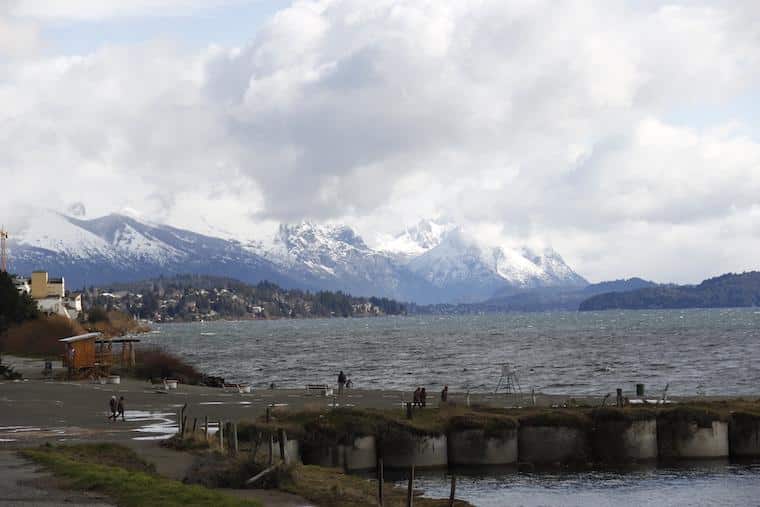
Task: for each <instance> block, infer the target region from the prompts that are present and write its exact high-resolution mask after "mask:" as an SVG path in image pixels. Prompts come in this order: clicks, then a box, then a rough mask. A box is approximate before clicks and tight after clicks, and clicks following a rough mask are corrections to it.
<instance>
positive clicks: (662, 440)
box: [657, 412, 729, 460]
mask: <svg viewBox="0 0 760 507" xmlns="http://www.w3.org/2000/svg"><path fill="white" fill-rule="evenodd" d="M657 444H658V450H659V455H660V458H661V459H666V460H667V459H679V458H681V459H684V458H685V459H701V458H727V457H728V455H729V452H728V423H727V422H725V421H722V420H720V418H719V417H717V416H712V415H710V414H706V413H688V412H680V413H679V412H674V413H671V414H668V413H665V414H661V415H660V417H658V419H657Z"/></svg>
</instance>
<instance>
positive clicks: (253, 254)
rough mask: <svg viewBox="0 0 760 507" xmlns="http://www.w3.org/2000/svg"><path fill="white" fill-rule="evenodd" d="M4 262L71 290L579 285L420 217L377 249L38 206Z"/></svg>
mask: <svg viewBox="0 0 760 507" xmlns="http://www.w3.org/2000/svg"><path fill="white" fill-rule="evenodd" d="M10 246H11V259H12V269H13V271H15V272H18V273H27V274H28V273H29V272H31V271H33V270H35V269H45V270H47V271H49V272H51V273H53V274H54V275H56V276H57V275H62V276H64V277H65V278H66V280H67V285H68V286H69V287H74V288H79V287H82V286H83V285H85V284H86V285H98V284H107V283H110V282H117V281H129V280H137V279H145V278H150V277H155V276H159V275H162V274H163V275H171V274H176V273H199V274H209V275H219V276H230V277H234V278H238V279H240V280H242V281H245V282H250V283H255V282H258V281H261V280H270V281H273V282H276V283H278V284H281V285H283V286H286V287H301V288H304V289H310V290H315V289H329V290H343V291H346V292H350V293H352V294H355V295H367V296H369V295H374V296H386V297H393V298H396V299H400V300H405V301H415V302H418V303H441V302H469V301H480V300H484V299H487V298H489V297H491V296H492V295H493V294H495V293H497V292H499V293H504V291H505V290H507V291H509V290H510V289H515V290H519V289H525V288H533V287H554V286H557V287H575V286H579V285H585V284H586V282H585V280H583V278H581V277H580V276H579V275H577V274H576V273H575V272H574V271H573V270H572V269H571V268H570V267H569V266H567V264H566V263H565V262H564V261H563V260H562V258H561V257H560V256H559V255H558V254H557V253H556V252H554V251H553V250H550V249H547V250H544V251H541V252H534V251H532V250H530V249H527V248H507V247H504V246H492V245H486V244H484V243H483V242H481V241H479V240H478V239H477V238H474V237H472V236H471V235H468V234H467V233H466V231H464V230H463V229H462V228H460V227H457V226H456V225H455V224H452V223H449V222H441V221H433V220H423V221H421V222H420V223H419V224H417V225H416V226H415V227H411V228H408V229H406V230H405V231H403V232H402V233H401V234H399V235H398V236H395V237H394V238H392V239H391V240H390V241H389V242H387V243H385V244H383V245H381V246H380V247H379V248H371V247H370V246H368V245H367V243H365V241H364V240H363V239H362V237H361V236H360V235H359V234H357V233H356V232H355V231H354V230H353V229H351V228H350V227H348V226H345V225H327V224H315V223H313V222H301V223H297V224H287V225H285V224H284V225H280V226H279V228H278V230H277V231H276V232H275V233H274V234H273V237H261V238H255V239H250V238H249V239H247V240H245V241H237V240H236V239H230V238H225V239H222V238H218V237H213V236H210V235H203V234H198V233H195V232H191V231H188V230H184V229H179V228H175V227H171V226H168V225H161V224H154V223H151V222H148V221H146V220H144V219H142V218H139V217H138V216H135V215H133V216H127V215H124V214H111V215H107V216H104V217H100V218H96V219H91V220H85V219H82V218H74V217H72V216H69V215H64V214H60V213H56V212H52V211H43V212H38V213H36V214H35V215H34V216H32V217H31V218H29V219H28V220H27V221H26V222H25V223H24V224H23V225H21V226H20V227H18V228H17V230H14V231H13V233H12V235H11V242H10Z"/></svg>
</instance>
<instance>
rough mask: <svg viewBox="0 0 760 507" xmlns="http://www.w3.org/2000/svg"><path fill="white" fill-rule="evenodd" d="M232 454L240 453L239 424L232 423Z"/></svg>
mask: <svg viewBox="0 0 760 507" xmlns="http://www.w3.org/2000/svg"><path fill="white" fill-rule="evenodd" d="M232 452H234V453H235V454H237V453H238V434H237V423H232Z"/></svg>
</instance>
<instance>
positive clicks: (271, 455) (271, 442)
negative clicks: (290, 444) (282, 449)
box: [269, 432, 274, 465]
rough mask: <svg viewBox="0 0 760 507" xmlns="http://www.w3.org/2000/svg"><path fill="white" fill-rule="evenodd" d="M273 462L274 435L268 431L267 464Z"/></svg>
mask: <svg viewBox="0 0 760 507" xmlns="http://www.w3.org/2000/svg"><path fill="white" fill-rule="evenodd" d="M273 463H274V435H272V433H271V432H270V433H269V464H270V465H272V464H273Z"/></svg>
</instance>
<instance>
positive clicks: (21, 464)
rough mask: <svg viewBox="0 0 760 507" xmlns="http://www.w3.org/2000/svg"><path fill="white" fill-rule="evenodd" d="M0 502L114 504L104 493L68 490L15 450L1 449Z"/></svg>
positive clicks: (70, 506) (48, 506) (61, 506)
mask: <svg viewBox="0 0 760 507" xmlns="http://www.w3.org/2000/svg"><path fill="white" fill-rule="evenodd" d="M0 493H2V494H0V506H2V507H14V506H29V505H38V506H42V507H76V506H80V505H81V506H87V507H111V506H113V504H110V503H107V502H108V499H107V498H104V497H103V496H100V495H94V494H91V493H82V492H79V491H67V490H62V489H59V488H57V487H56V486H55V479H53V477H52V476H51V475H50V474H48V473H46V472H43V471H41V470H40V468H39V467H38V466H37V465H35V464H34V463H32V462H31V461H28V460H26V459H24V458H22V457H21V456H19V455H18V454H17V453H15V452H11V451H0Z"/></svg>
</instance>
